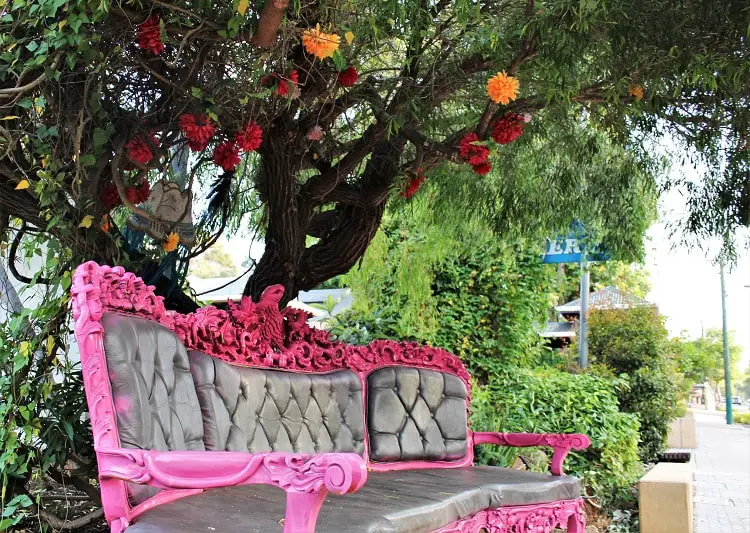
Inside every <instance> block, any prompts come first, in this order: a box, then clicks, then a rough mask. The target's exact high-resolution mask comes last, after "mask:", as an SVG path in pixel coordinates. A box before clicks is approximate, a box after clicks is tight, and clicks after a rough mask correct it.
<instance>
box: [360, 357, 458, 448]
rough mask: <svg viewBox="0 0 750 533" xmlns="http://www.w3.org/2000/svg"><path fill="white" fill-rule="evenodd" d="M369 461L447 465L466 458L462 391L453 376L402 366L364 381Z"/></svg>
mask: <svg viewBox="0 0 750 533" xmlns="http://www.w3.org/2000/svg"><path fill="white" fill-rule="evenodd" d="M367 397H368V400H367V404H368V407H367V429H368V434H369V441H370V459H371V460H372V461H415V460H425V461H446V460H455V459H460V458H462V457H464V456H465V455H466V451H467V450H466V447H467V432H468V429H467V419H466V398H467V393H466V387H465V386H464V383H463V382H462V381H461V379H460V378H458V377H457V376H454V375H453V374H448V373H444V372H438V371H434V370H424V369H417V368H409V367H403V366H396V367H388V368H381V369H380V370H376V371H374V372H372V373H371V374H370V376H369V377H368V379H367Z"/></svg>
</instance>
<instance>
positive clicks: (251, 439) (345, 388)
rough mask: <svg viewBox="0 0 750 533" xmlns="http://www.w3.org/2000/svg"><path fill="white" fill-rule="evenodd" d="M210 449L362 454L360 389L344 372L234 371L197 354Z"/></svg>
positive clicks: (193, 361)
mask: <svg viewBox="0 0 750 533" xmlns="http://www.w3.org/2000/svg"><path fill="white" fill-rule="evenodd" d="M189 357H190V371H191V372H192V374H193V379H194V381H195V388H196V390H197V393H198V400H199V402H200V405H201V411H202V414H203V426H204V432H205V439H204V440H205V444H206V449H208V450H225V451H242V452H270V451H274V452H297V453H323V452H354V453H358V454H360V455H361V454H362V453H363V452H364V441H365V431H364V409H363V402H362V385H361V382H360V380H359V377H358V376H357V374H355V373H354V372H352V371H350V370H339V371H336V372H331V373H327V374H298V373H294V372H282V371H278V370H265V369H260V368H248V367H239V366H232V365H229V364H227V363H225V362H223V361H220V360H218V359H215V358H213V357H210V356H208V355H206V354H204V353H202V352H197V351H191V352H190V354H189Z"/></svg>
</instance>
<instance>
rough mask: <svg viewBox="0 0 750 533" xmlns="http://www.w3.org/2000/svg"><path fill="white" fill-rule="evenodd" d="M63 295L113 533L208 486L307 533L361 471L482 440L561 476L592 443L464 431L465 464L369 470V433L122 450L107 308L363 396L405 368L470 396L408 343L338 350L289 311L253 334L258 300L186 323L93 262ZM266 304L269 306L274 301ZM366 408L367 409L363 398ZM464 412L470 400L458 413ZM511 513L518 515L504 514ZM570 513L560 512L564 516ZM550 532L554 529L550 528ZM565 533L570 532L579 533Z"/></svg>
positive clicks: (220, 351)
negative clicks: (434, 456)
mask: <svg viewBox="0 0 750 533" xmlns="http://www.w3.org/2000/svg"><path fill="white" fill-rule="evenodd" d="M273 290H278V289H274V288H272V293H273ZM71 293H72V297H73V317H74V320H75V335H76V339H77V341H78V345H79V349H80V353H81V364H82V367H83V379H84V384H85V388H86V398H87V401H88V406H89V413H90V417H91V424H92V430H93V435H94V447H95V450H96V453H97V460H98V465H99V477H100V481H101V493H102V505H103V507H104V511H105V516H106V518H107V520H108V522H109V523H110V526H111V529H112V532H113V533H120V532H121V531H123V530H124V529H125V528H126V527H128V525H129V524H130V522H131V521H132V520H133V519H134V518H136V517H137V516H138V515H140V514H141V513H143V512H145V511H146V510H148V509H151V508H153V507H155V506H157V505H161V504H163V503H166V502H169V501H172V500H174V499H177V498H181V497H184V496H188V495H191V494H195V493H198V492H200V491H201V490H203V489H207V488H215V487H222V486H230V485H240V484H253V483H265V484H272V485H275V486H278V487H281V488H282V489H284V490H285V491H286V492H287V513H286V518H285V522H284V532H285V533H310V532H313V531H314V529H315V521H316V519H317V515H318V511H319V510H320V507H321V505H322V503H323V500H324V499H325V497H326V494H327V491H329V490H330V491H332V492H334V493H337V494H344V493H347V492H354V491H356V490H358V489H359V488H361V487H362V486H363V485H364V483H365V481H366V478H367V470H368V469H369V470H400V469H413V468H455V467H460V466H468V465H471V464H472V463H473V445H474V444H485V443H487V444H500V445H510V446H540V445H541V446H550V447H552V448H554V455H553V459H552V473H553V474H555V475H560V474H561V473H562V462H563V460H564V458H565V455H566V454H567V453H568V451H569V450H570V449H583V448H586V447H587V446H588V445H589V440H588V437H586V436H585V435H544V434H527V433H517V434H503V433H472V432H471V431H470V430H468V436H469V438H468V443H467V450H466V455H465V456H464V457H463V458H462V459H459V460H457V461H411V462H401V463H376V462H370V461H369V460H368V459H367V450H368V442H367V435H365V453H364V457H361V456H359V455H357V454H353V453H325V454H314V455H309V454H290V453H260V454H248V453H239V452H216V451H212V452H187V451H170V452H158V451H144V450H135V449H123V448H121V447H120V441H119V437H118V432H117V419H116V416H115V408H114V404H113V399H112V393H111V389H110V383H109V376H108V372H107V365H106V358H105V354H104V340H103V328H102V325H101V318H102V314H103V313H104V312H106V311H112V312H118V313H124V314H129V315H133V316H138V317H141V318H145V319H148V320H152V321H155V322H158V323H160V324H162V325H164V326H166V327H167V328H169V329H170V330H172V331H173V332H175V334H176V335H177V336H178V337H179V338H180V340H181V341H182V342H183V344H184V345H185V347H186V348H188V349H194V350H200V351H203V352H205V353H208V354H209V355H211V356H213V357H216V358H219V359H223V360H225V361H227V362H229V363H232V364H235V365H244V366H253V367H261V368H270V369H280V370H285V371H291V372H316V373H322V372H331V371H335V370H340V369H350V370H352V371H354V372H356V373H357V374H358V375H359V377H360V380H361V381H362V384H363V391H364V392H363V393H364V394H366V378H367V376H368V375H369V373H370V372H372V371H373V370H375V369H378V368H382V367H386V366H396V365H398V366H412V367H417V368H426V369H433V370H439V371H441V372H448V373H451V374H453V375H456V376H458V377H459V378H460V379H461V380H462V381H463V382H464V383H465V385H466V387H467V391H470V390H471V384H470V377H469V373H468V372H467V371H466V368H465V367H464V366H463V364H462V363H461V361H460V360H459V359H458V358H457V357H455V356H454V355H452V354H450V353H448V352H447V351H445V350H441V349H439V348H431V347H426V346H420V345H418V344H416V343H408V342H404V343H397V342H393V341H375V342H373V343H371V344H370V345H367V346H351V345H347V344H344V343H340V342H336V341H334V340H332V339H331V338H330V337H329V335H328V334H327V333H326V332H325V331H322V330H317V329H314V328H311V327H310V326H309V325H308V324H307V315H306V314H304V313H302V312H300V311H297V310H295V309H292V308H287V309H285V310H284V312H283V313H282V317H283V323H282V327H283V329H284V335H283V339H282V338H280V337H279V336H278V335H277V334H276V335H274V334H273V333H274V332H273V331H271V330H268V331H266V330H267V329H268V328H266V329H265V330H264V328H263V327H262V326H263V325H262V320H263V312H264V311H267V310H268V309H269V307H268V306H267V304H268V303H269V302H264V301H263V298H261V301H260V302H258V303H254V302H252V301H251V300H250V299H243V300H242V301H241V302H240V303H239V305H232V306H231V308H230V311H224V310H220V309H217V308H215V307H213V306H208V307H204V308H202V309H200V310H198V311H197V312H195V313H191V314H186V315H182V314H179V313H175V312H172V311H167V310H166V309H165V307H164V302H163V299H162V298H161V297H159V296H156V295H155V294H154V289H153V287H150V286H148V285H146V284H145V283H144V282H143V280H142V279H141V278H139V277H137V276H135V275H134V274H132V273H130V272H126V271H125V270H124V269H123V268H122V267H114V268H111V267H108V266H99V265H97V264H96V263H94V262H88V263H85V264H83V265H81V266H79V267H78V268H77V269H76V272H75V274H74V275H73V283H72V287H71ZM276 296H278V294H277V295H276ZM264 297H265V294H264ZM276 301H278V300H276ZM270 303H273V304H274V305H275V303H274V302H270ZM264 305H266V307H265V308H264ZM277 314H278V313H277ZM258 317H260V321H261V323H259V322H258V320H259V318H258ZM276 333H278V332H276ZM363 403H364V404H365V405H366V401H365V402H363ZM468 406H469V399H468V398H467V410H468ZM126 482H134V483H141V484H148V485H152V486H156V487H160V488H164V489H166V490H164V491H162V492H160V493H158V494H157V495H156V496H154V497H152V498H149V499H148V500H146V501H144V502H143V503H141V504H139V505H137V506H135V507H133V506H131V505H130V503H129V501H128V497H127V490H126ZM581 505H582V503H581V502H580V501H579V500H571V501H565V502H554V503H550V504H548V505H547V504H545V505H540V506H522V507H517V508H516V507H514V508H502V509H497V510H493V511H486V512H482V513H479V514H477V515H474V516H472V517H470V518H469V519H467V520H463V521H460V522H458V523H457V524H454V525H452V526H449V527H454V528H462V529H446V528H443V529H442V530H440V531H441V532H443V531H445V533H447V532H448V531H462V532H463V531H478V530H479V529H481V528H485V529H488V530H489V531H491V532H493V533H494V532H495V531H509V532H511V531H521V530H520V529H517V527H516V526H509V527H510V529H508V528H506V529H498V528H499V527H500V526H497V525H495V524H501V523H506V522H507V523H508V524H511V522H512V523H513V524H515V523H516V522H517V523H523V524H526V523H529V524H531V523H532V522H529V520H531V519H532V518H533V519H534V520H535V521H540V520H542V518H539V517H542V516H553V517H558V518H559V517H560V516H562V514H564V513H566V512H567V510H569V509H573V508H576V509H582V507H581ZM514 509H515V510H516V511H514V512H515V514H513V513H511V511H513V510H514ZM509 513H510V514H509ZM519 513H520V514H519ZM524 513H526V514H524ZM529 513H531V514H529ZM550 513H552V514H551V515H550ZM571 513H572V511H571ZM573 514H574V515H575V517H576V518H575V520H574V522H575V524H574V527H578V526H579V525H580V524H583V521H582V520H583V518H582V517H583V514H582V511H580V510H579V511H576V512H575V513H573ZM573 514H570V513H569V516H573ZM532 515H533V516H532ZM511 516H513V517H516V516H518V517H522V516H523V517H526V518H524V520H526V521H525V522H523V521H520V522H519V520H521V519H520V518H518V520H516V518H514V519H513V520H516V522H513V521H511V520H510V517H511ZM534 517H535V518H534ZM503 520H505V522H503ZM560 520H562V519H560ZM539 523H541V522H539ZM555 523H556V524H557V523H561V522H560V521H559V520H558V522H555ZM534 524H536V522H534ZM519 527H520V526H519ZM535 527H536V526H535ZM552 527H553V526H551V527H550V528H549V529H539V528H537V529H531V530H527V529H524V530H523V531H539V532H542V531H545V532H546V531H551V529H552ZM568 527H569V528H570V527H571V526H570V525H569V526H568ZM581 527H582V526H581ZM492 528H494V529H492ZM513 528H516V529H513ZM569 531H571V532H576V533H577V532H578V531H581V532H582V531H583V529H580V530H579V529H569Z"/></svg>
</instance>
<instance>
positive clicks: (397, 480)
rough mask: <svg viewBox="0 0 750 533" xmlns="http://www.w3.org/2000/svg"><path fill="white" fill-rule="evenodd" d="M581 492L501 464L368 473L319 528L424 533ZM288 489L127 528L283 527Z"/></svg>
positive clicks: (177, 507) (331, 532)
mask: <svg viewBox="0 0 750 533" xmlns="http://www.w3.org/2000/svg"><path fill="white" fill-rule="evenodd" d="M579 496H580V485H579V481H578V480H577V479H576V478H573V477H568V476H560V477H555V476H548V475H544V474H537V473H533V472H526V471H520V470H511V469H507V468H495V467H468V468H455V469H430V470H405V471H401V472H370V473H369V475H368V479H367V483H366V484H365V486H364V487H363V488H362V489H361V490H359V491H358V492H356V493H354V494H348V495H345V496H329V497H328V498H327V499H326V502H325V503H324V504H323V508H322V509H321V512H320V516H319V517H318V523H317V528H316V531H317V532H318V533H402V532H403V533H406V532H409V533H422V532H429V531H434V530H435V529H438V528H440V527H443V526H445V525H447V524H450V523H452V522H455V521H456V520H458V519H460V518H465V517H467V516H470V515H472V514H474V513H476V512H479V511H482V510H485V509H490V508H495V507H502V506H510V505H524V504H531V503H544V502H551V501H556V500H570V499H574V498H577V497H579ZM284 507H285V495H284V492H283V491H282V490H281V489H276V488H274V487H270V486H267V485H250V486H245V487H232V488H223V489H214V490H210V491H207V492H204V493H203V494H198V495H196V496H190V497H187V498H183V499H182V500H178V501H176V502H173V503H170V504H167V505H164V506H161V507H157V508H156V509H153V510H151V511H148V512H146V513H144V514H143V515H142V516H141V517H140V518H138V519H137V521H136V522H135V524H134V525H132V526H130V527H129V528H128V529H127V533H156V532H160V533H167V532H175V533H198V532H201V533H203V532H206V531H211V532H212V533H234V532H236V531H242V532H245V533H269V532H278V533H281V531H282V526H281V525H280V524H279V520H281V519H282V518H283V517H284Z"/></svg>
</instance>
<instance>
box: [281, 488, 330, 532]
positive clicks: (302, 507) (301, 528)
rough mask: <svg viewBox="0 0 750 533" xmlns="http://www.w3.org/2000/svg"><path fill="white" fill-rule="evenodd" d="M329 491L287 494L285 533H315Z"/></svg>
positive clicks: (290, 492)
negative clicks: (316, 523)
mask: <svg viewBox="0 0 750 533" xmlns="http://www.w3.org/2000/svg"><path fill="white" fill-rule="evenodd" d="M327 494H328V491H327V490H326V489H325V488H324V489H321V490H320V491H318V492H312V493H308V492H294V491H289V492H287V493H286V516H285V517H284V533H315V522H316V521H317V520H318V513H319V512H320V508H321V506H322V505H323V501H324V500H325V499H326V496H327Z"/></svg>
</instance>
